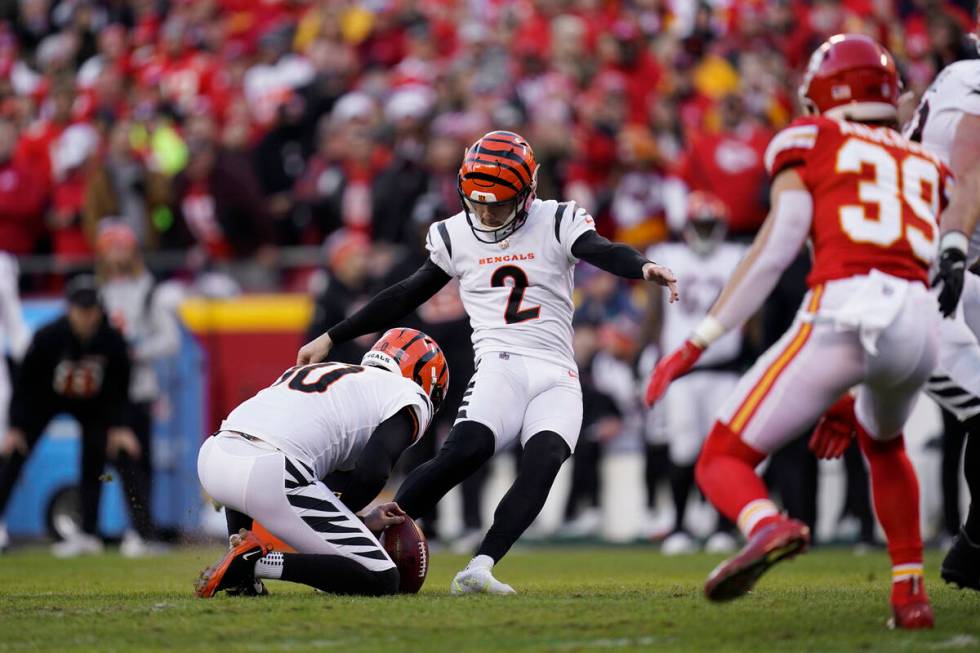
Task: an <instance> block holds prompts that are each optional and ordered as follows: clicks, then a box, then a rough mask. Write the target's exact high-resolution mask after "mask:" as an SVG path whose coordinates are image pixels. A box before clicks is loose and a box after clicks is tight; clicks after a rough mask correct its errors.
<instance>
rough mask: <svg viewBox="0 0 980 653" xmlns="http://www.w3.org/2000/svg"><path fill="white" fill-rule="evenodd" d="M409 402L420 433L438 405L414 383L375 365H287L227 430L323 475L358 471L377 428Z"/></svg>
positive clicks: (245, 404)
mask: <svg viewBox="0 0 980 653" xmlns="http://www.w3.org/2000/svg"><path fill="white" fill-rule="evenodd" d="M405 406H411V407H412V408H413V409H414V411H415V415H416V417H417V419H418V431H417V433H418V434H419V435H421V434H422V433H424V432H425V430H426V428H428V426H429V422H430V421H431V419H432V402H431V401H430V400H429V397H428V395H426V394H425V392H423V390H422V388H420V387H419V386H418V385H416V384H415V382H413V381H411V380H409V379H406V378H405V377H404V376H401V375H400V374H394V373H392V372H389V371H387V370H382V369H380V368H376V367H364V366H361V365H346V364H344V363H317V364H313V365H303V366H299V367H292V368H290V369H288V370H286V371H285V372H284V373H283V374H282V376H280V377H279V379H278V380H277V381H276V382H275V383H273V384H272V385H271V386H269V387H268V388H264V389H262V390H260V391H259V392H258V393H257V394H256V395H255V396H254V397H252V398H251V399H248V400H246V401H244V402H243V403H242V404H240V405H239V406H238V407H237V408H235V409H234V410H233V411H231V413H230V414H229V415H228V417H227V418H226V419H225V420H224V421H223V422H222V423H221V430H228V431H239V432H241V433H247V434H249V435H254V436H255V437H257V438H261V439H262V440H264V441H266V442H268V443H269V444H271V445H273V446H275V447H276V448H278V449H279V450H280V451H282V452H283V453H285V454H287V455H289V456H292V457H295V458H298V459H299V460H301V461H303V462H304V463H306V464H308V465H309V466H310V468H312V469H313V471H314V472H315V473H316V476H317V478H320V479H322V478H323V477H324V476H326V475H327V474H329V473H330V472H334V471H347V470H350V469H353V468H354V465H355V463H356V462H357V457H358V456H359V455H360V453H361V450H362V449H363V448H364V445H365V444H366V443H367V441H368V439H369V438H370V437H371V434H372V433H374V430H375V429H376V428H377V427H378V425H379V424H381V422H383V421H385V420H386V419H388V418H389V417H391V416H392V415H394V414H395V413H397V412H398V411H399V410H401V409H402V408H404V407H405Z"/></svg>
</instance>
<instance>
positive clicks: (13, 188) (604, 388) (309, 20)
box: [0, 0, 975, 537]
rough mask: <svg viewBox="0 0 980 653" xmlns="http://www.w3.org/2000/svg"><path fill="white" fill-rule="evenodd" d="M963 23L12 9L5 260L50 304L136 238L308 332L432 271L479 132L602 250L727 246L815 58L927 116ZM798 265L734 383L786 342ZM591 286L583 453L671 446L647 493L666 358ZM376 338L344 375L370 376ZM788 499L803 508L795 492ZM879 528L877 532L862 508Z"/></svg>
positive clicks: (522, 0)
mask: <svg viewBox="0 0 980 653" xmlns="http://www.w3.org/2000/svg"><path fill="white" fill-rule="evenodd" d="M972 4H973V3H972V2H970V0H706V1H703V2H696V1H694V0H632V1H630V0H534V1H532V0H514V1H506V0H367V1H363V2H353V1H350V0H169V1H167V0H11V1H10V2H4V3H2V4H0V250H3V251H7V252H9V253H11V254H14V255H16V256H17V257H19V259H20V260H21V267H22V270H27V271H30V272H31V274H29V275H25V276H24V278H23V279H22V284H21V285H22V290H24V291H26V292H28V293H44V292H53V291H55V290H58V289H59V288H60V286H61V284H62V283H63V282H64V278H63V274H62V272H64V271H66V270H72V269H75V268H77V267H78V266H86V265H91V264H92V262H93V260H94V258H93V257H94V256H95V255H96V253H97V250H99V251H98V255H99V256H100V258H101V259H105V258H106V257H110V256H111V249H100V248H101V247H109V248H113V247H116V246H117V244H118V243H117V244H116V245H114V244H113V243H115V242H116V240H114V238H113V234H116V235H118V234H119V233H121V232H120V231H119V228H120V225H122V226H123V227H125V231H124V233H125V238H124V239H125V240H126V242H125V247H126V251H129V252H134V254H133V255H134V256H135V255H137V254H135V253H137V252H140V251H142V252H143V253H144V254H145V257H146V258H145V260H146V262H147V264H148V266H149V267H150V268H151V270H152V271H153V272H154V273H155V274H156V275H157V276H158V277H161V278H173V279H175V280H177V281H180V282H183V283H184V284H185V285H193V284H195V283H197V284H198V286H197V289H198V290H199V291H202V292H206V293H212V294H220V295H223V294H232V293H235V292H238V291H246V292H247V291H299V292H312V293H313V294H315V295H316V296H317V308H316V315H315V318H314V322H313V324H312V325H311V327H310V333H311V334H318V333H319V332H321V331H322V330H323V329H324V328H325V327H327V326H329V325H331V324H333V323H334V322H336V321H337V320H339V319H341V318H342V317H344V316H345V315H346V314H348V313H349V312H351V310H352V309H354V308H356V307H357V306H359V305H360V304H361V303H362V302H363V301H364V300H365V299H366V298H367V297H368V296H369V295H370V293H372V292H373V291H375V290H377V289H378V288H379V287H380V286H381V285H382V284H385V283H387V282H388V281H390V280H392V279H397V278H401V277H403V276H404V274H405V273H406V272H407V271H411V270H412V269H414V267H415V266H416V265H417V264H418V263H419V262H420V261H421V260H422V259H423V258H424V256H425V250H424V247H423V246H422V235H423V234H424V233H425V230H426V228H427V227H428V225H429V224H431V222H432V221H434V220H437V219H442V218H444V217H448V216H450V215H452V214H453V213H455V212H457V211H458V210H459V209H460V205H459V198H458V195H457V191H456V171H457V168H458V166H459V163H460V161H461V159H462V155H463V151H464V148H465V147H466V145H467V144H469V143H470V142H472V141H473V140H475V139H476V138H477V137H479V136H480V135H481V134H483V133H484V132H486V131H488V130H490V129H508V130H512V131H516V132H519V133H521V134H522V135H523V136H525V137H526V138H527V139H528V140H529V142H530V143H531V144H532V146H533V147H534V150H535V155H536V158H537V160H538V161H539V162H540V163H541V169H540V172H539V175H538V196H539V197H542V198H545V199H549V198H558V197H560V198H562V199H572V200H575V201H577V202H578V203H579V204H581V205H582V206H584V207H585V208H587V209H588V210H589V211H590V212H591V213H592V214H593V215H594V216H595V218H596V222H597V225H598V228H599V231H600V232H602V233H604V234H605V235H607V236H609V237H610V238H615V239H618V240H621V241H624V242H627V243H629V244H632V245H634V246H636V247H637V248H639V249H641V250H646V249H647V248H648V247H650V246H653V245H655V244H657V243H660V242H662V241H666V240H672V239H673V240H680V234H681V232H682V231H683V227H684V225H685V223H686V222H687V220H688V216H689V213H690V211H689V206H688V198H689V196H690V195H691V193H692V192H693V191H701V192H704V193H710V194H712V195H713V197H712V198H710V201H711V202H713V203H714V205H716V206H718V205H720V208H718V210H717V211H716V213H717V214H718V216H717V217H720V218H723V220H724V222H725V224H726V229H727V238H728V239H730V240H734V241H740V242H746V241H748V240H749V239H751V237H752V236H753V235H754V233H755V231H756V230H757V229H758V227H759V226H760V225H761V223H762V221H763V220H764V218H765V215H766V211H767V208H768V207H767V178H766V173H765V169H764V164H763V152H764V150H765V147H766V145H767V143H768V141H769V139H770V138H771V136H772V135H773V134H774V133H775V131H777V130H778V129H779V128H781V127H782V126H784V125H785V124H786V123H787V122H789V121H790V120H791V119H792V118H793V116H794V115H796V113H797V104H796V97H795V96H796V87H797V85H798V83H799V81H800V78H801V75H802V72H803V71H802V69H803V67H804V66H805V64H806V60H807V57H808V56H809V54H810V52H811V51H812V50H813V49H814V48H815V47H816V46H817V45H819V44H820V43H821V42H822V41H823V40H825V39H826V38H827V37H828V36H830V35H832V34H835V33H838V32H845V31H846V32H862V33H866V34H868V35H870V36H872V37H874V38H876V39H878V40H880V41H881V42H882V43H884V44H885V45H886V46H887V47H888V48H889V49H890V50H891V51H892V52H893V53H894V54H895V56H896V59H897V61H898V63H899V65H900V68H901V72H902V76H903V79H904V81H905V84H906V89H907V90H909V91H912V99H911V100H910V101H909V102H908V107H909V110H911V108H912V107H914V102H915V99H916V98H917V96H918V94H920V93H921V92H922V91H923V90H924V89H925V87H926V86H927V85H928V84H929V83H930V82H931V81H932V79H933V77H934V76H935V74H936V73H937V72H938V71H939V70H940V69H942V67H944V66H945V65H947V64H949V63H951V62H952V61H955V60H957V59H960V58H965V57H967V56H970V53H971V52H974V53H975V51H974V50H973V49H972V48H973V46H972V45H971V44H970V43H969V41H968V40H967V39H966V38H965V34H966V33H967V32H969V31H970V30H971V29H972V21H973V18H972V15H971V11H972V8H973V7H972ZM107 233H108V235H106V234H107ZM130 235H131V236H132V239H131V238H130ZM133 239H134V240H133ZM131 241H132V242H131ZM304 247H305V248H306V249H305V250H304V249H303V248H304ZM291 251H313V252H316V254H315V255H314V258H313V260H310V259H309V258H303V257H299V258H296V257H292V258H291V257H290V256H289V252H291ZM41 257H48V258H41ZM32 261H33V262H37V261H40V262H41V263H34V264H32V265H28V263H30V262H32ZM38 266H40V268H39V267H38ZM45 266H46V267H45ZM805 266H806V261H805V260H803V259H801V262H800V264H799V265H798V266H795V267H794V268H793V269H792V270H791V271H790V276H789V277H788V280H787V281H786V283H785V284H784V286H785V288H784V289H783V287H782V286H781V289H782V290H779V291H777V296H778V297H779V299H777V300H776V301H775V302H771V303H770V304H771V306H772V311H771V313H772V314H767V315H765V316H762V317H761V318H760V320H759V321H758V324H754V325H753V326H752V327H751V328H750V329H749V330H748V333H747V343H748V344H747V346H746V349H745V351H746V352H748V358H745V356H743V357H742V358H741V359H740V360H742V361H743V362H744V361H745V360H751V356H752V355H753V352H758V351H761V350H760V349H759V348H760V347H765V346H766V345H767V344H768V343H769V342H772V341H773V340H774V339H775V338H776V337H778V336H779V334H780V333H781V330H782V329H784V328H785V327H786V325H788V323H789V316H791V314H792V312H793V311H794V310H795V308H796V305H797V302H798V298H799V297H801V296H802V279H803V277H804V275H805ZM39 271H40V273H38V272H39ZM215 279H219V280H220V281H217V282H215ZM207 280H210V282H207ZM578 286H579V290H578V294H579V300H580V308H579V311H578V315H577V321H576V323H577V332H576V340H577V342H576V346H577V352H578V354H579V355H580V366H581V367H582V368H583V370H585V371H586V373H585V374H583V385H584V386H585V390H586V393H587V394H588V393H590V392H592V393H593V395H592V399H591V400H589V401H588V402H587V405H588V406H590V410H591V411H592V412H591V413H587V415H586V424H585V427H584V428H585V429H586V431H587V432H588V434H587V435H586V436H585V437H584V438H583V442H584V443H585V444H584V445H581V446H582V447H583V448H584V450H586V451H590V450H593V449H595V447H591V445H589V444H588V443H589V442H592V443H606V442H609V441H611V440H614V439H617V438H618V439H619V440H620V441H623V437H622V436H623V433H633V434H634V436H635V437H634V436H630V437H631V438H633V440H632V441H635V446H637V447H644V446H646V447H648V448H652V450H654V452H653V454H651V456H650V460H651V465H650V475H651V478H652V479H655V478H656V477H657V475H658V474H661V472H663V474H666V473H667V472H665V471H664V470H665V469H666V466H665V465H666V463H663V461H664V459H665V456H666V454H665V452H664V446H665V445H664V443H663V442H657V441H656V438H655V437H654V438H651V437H650V432H651V431H656V430H657V429H656V427H655V426H650V424H649V422H651V419H648V416H645V415H644V414H643V413H642V412H641V411H640V408H639V402H638V397H637V395H636V393H635V387H634V385H635V384H636V383H638V381H637V379H640V378H643V376H644V374H645V370H646V369H649V366H651V365H652V364H653V362H655V360H656V357H657V355H658V349H657V346H656V344H657V343H656V342H655V339H656V338H655V336H656V334H657V333H659V331H658V329H659V328H660V327H659V326H657V325H656V323H657V318H656V315H655V313H656V311H654V310H653V308H652V306H651V302H650V301H649V297H648V296H647V295H646V294H645V293H642V292H640V291H639V290H638V289H636V288H632V287H629V286H628V285H626V284H624V283H620V282H619V281H617V280H614V279H613V278H611V277H608V276H607V275H601V274H599V275H593V274H590V273H588V272H586V271H584V270H583V274H582V275H580V278H579V284H578ZM780 293H781V294H780ZM414 319H417V320H418V323H419V324H420V325H423V326H425V328H426V330H427V331H429V332H430V333H431V335H432V336H433V337H435V338H436V340H437V341H439V342H440V343H441V344H442V346H443V348H444V349H445V350H446V352H447V355H449V357H450V364H451V367H452V369H453V376H454V378H455V379H462V380H464V382H462V383H456V384H455V387H454V390H456V391H457V392H461V391H462V389H463V387H464V386H465V379H466V378H467V377H468V376H469V373H470V371H471V370H472V360H471V350H469V342H468V335H469V332H468V324H467V320H466V318H465V314H464V313H463V309H462V306H461V304H460V303H459V299H458V296H457V295H456V294H455V292H454V291H453V289H452V287H451V286H450V287H449V288H448V289H447V290H446V291H444V292H442V293H440V294H439V295H437V297H436V298H435V299H434V300H433V301H431V302H429V303H428V304H427V305H426V306H424V307H423V309H422V310H421V311H420V313H419V315H417V316H416V318H414ZM366 342H370V338H368V340H365V341H363V342H360V343H356V342H355V343H349V344H348V345H345V347H343V348H341V347H338V348H337V350H336V355H337V356H339V357H340V358H342V359H346V360H357V359H359V356H360V352H361V351H362V350H363V347H364V344H365V343H366ZM651 343H653V344H651ZM592 371H596V374H595V375H593V374H592ZM457 401H458V397H457ZM448 403H450V404H452V403H453V402H452V398H450V401H449V402H448ZM452 413H453V411H452V406H450V409H449V410H447V411H444V414H443V418H445V419H444V420H443V421H447V420H448V422H447V423H451V421H452ZM652 421H655V420H652ZM445 426H446V425H445V424H444V425H443V427H445ZM433 446H434V445H433ZM596 446H598V445H596ZM590 447H591V448H590ZM430 451H431V449H430ZM593 453H595V452H594V451H593ZM802 454H803V455H805V454H806V451H805V446H804V447H803V450H802ZM420 455H421V456H422V457H423V458H424V457H425V454H424V453H421V454H420ZM587 455H588V454H583V455H581V456H579V458H585V457H586V456H587ZM596 455H597V454H596ZM855 455H856V454H855ZM658 456H659V457H658ZM857 461H858V467H860V459H859V458H857ZM662 463H663V464H662ZM801 464H802V463H801ZM806 465H808V466H812V475H813V476H814V477H815V475H816V471H815V470H816V463H815V461H814V462H812V463H811V462H807V463H806ZM809 468H810V467H808V468H807V469H809ZM658 470H659V471H658ZM862 472H863V469H858V470H857V471H855V474H858V475H859V474H860V473H862ZM810 473H811V472H807V473H803V474H794V475H792V478H789V479H786V482H787V483H790V484H797V485H799V484H801V483H807V481H806V480H805V479H806V478H808V475H809V474H810ZM575 478H576V483H577V485H576V487H575V489H574V490H573V497H572V500H571V501H570V502H569V508H568V511H567V513H568V516H569V518H572V517H575V516H576V515H577V514H578V513H579V512H580V506H579V504H581V505H582V506H585V507H588V506H590V505H594V504H595V503H596V502H597V498H596V496H595V494H596V492H597V491H598V490H597V487H598V485H597V481H596V479H595V475H594V473H592V472H590V471H589V468H588V466H586V467H583V468H582V469H581V470H579V469H577V470H576V476H575ZM814 483H815V481H814ZM469 487H470V490H468V492H469V494H467V495H466V496H465V497H464V503H466V504H467V505H468V509H467V514H468V516H467V524H466V525H467V527H469V528H471V529H478V528H479V526H480V524H479V517H478V516H476V515H477V513H478V506H479V478H476V480H474V481H471V482H470V485H469ZM464 489H465V488H464ZM787 492H788V494H789V496H790V499H789V500H787V501H786V502H787V503H791V502H792V500H793V499H792V497H795V496H797V495H798V494H799V492H803V490H788V491H787ZM474 493H475V494H474ZM464 494H465V492H464ZM784 494H786V492H784ZM685 496H686V495H685ZM474 497H475V498H474ZM849 500H850V499H849ZM861 500H862V499H861V497H858V499H856V501H857V502H858V503H859V504H860V503H861ZM813 501H815V499H812V497H811V499H806V500H805V501H804V502H805V503H806V505H805V506H803V507H802V508H800V511H803V512H807V511H809V512H810V513H812V512H813V511H815V506H813V505H812V504H813ZM862 505H863V507H861V506H859V507H858V508H856V509H855V510H857V511H861V510H864V511H865V513H866V514H865V513H862V515H861V517H862V519H863V520H865V521H866V522H867V524H872V522H871V521H870V520H871V517H870V511H869V509H868V508H867V489H866V488H865V489H864V496H863V504H862ZM473 506H477V508H474V507H473ZM798 512H799V511H798ZM810 518H811V520H812V514H810ZM950 519H952V520H953V521H952V528H953V529H955V527H956V524H958V517H956V516H955V515H954V516H953V517H951V518H950ZM680 527H681V528H682V527H683V524H681V526H680ZM870 528H871V526H866V529H870ZM863 535H867V537H871V535H868V534H867V533H863Z"/></svg>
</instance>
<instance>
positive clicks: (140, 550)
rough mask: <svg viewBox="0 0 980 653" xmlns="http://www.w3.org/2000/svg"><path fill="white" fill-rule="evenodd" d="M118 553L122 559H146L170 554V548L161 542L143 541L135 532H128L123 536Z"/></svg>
mask: <svg viewBox="0 0 980 653" xmlns="http://www.w3.org/2000/svg"><path fill="white" fill-rule="evenodd" d="M119 553H120V554H122V557H124V558H147V557H150V556H159V555H165V554H167V553H170V547H169V546H167V545H166V544H164V543H163V542H152V541H149V540H144V539H143V538H142V537H140V536H139V533H137V532H136V531H130V530H128V531H126V532H125V533H124V534H123V539H122V543H121V544H120V545H119Z"/></svg>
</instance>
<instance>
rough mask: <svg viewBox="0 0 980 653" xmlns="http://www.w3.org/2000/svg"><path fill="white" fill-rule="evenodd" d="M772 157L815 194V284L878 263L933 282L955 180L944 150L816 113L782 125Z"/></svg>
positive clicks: (774, 168)
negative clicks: (938, 152) (942, 222)
mask: <svg viewBox="0 0 980 653" xmlns="http://www.w3.org/2000/svg"><path fill="white" fill-rule="evenodd" d="M765 160H766V167H767V168H768V170H769V173H770V174H771V175H772V176H773V177H775V176H776V175H777V174H779V173H780V172H782V171H783V170H787V169H790V168H792V169H795V170H796V172H797V173H798V174H799V175H800V178H801V179H802V180H803V183H804V184H806V186H807V188H808V189H809V190H810V194H811V195H812V197H813V224H812V226H811V228H810V238H811V241H812V243H813V269H812V271H811V272H810V276H809V278H808V282H809V283H810V285H811V286H812V285H815V284H818V283H823V282H825V281H831V280H833V279H842V278H846V277H850V276H855V275H861V274H867V273H868V272H870V271H871V270H872V269H877V270H880V271H882V272H885V273H887V274H891V275H894V276H897V277H901V278H903V279H911V280H918V281H923V282H927V280H928V269H929V264H930V263H931V262H932V259H933V258H934V256H935V253H936V246H937V239H938V235H939V228H938V226H937V225H938V221H939V214H940V212H941V211H942V209H943V208H944V207H945V206H946V203H947V194H948V192H949V190H950V188H951V185H952V181H951V175H950V173H949V171H948V170H947V168H946V167H945V166H944V165H943V163H942V162H941V161H940V160H939V159H938V157H936V156H934V155H933V154H931V153H929V152H927V151H926V150H924V149H923V148H922V147H921V146H919V145H918V144H916V143H912V142H910V141H908V140H906V139H905V138H903V137H902V136H901V135H900V134H899V133H898V132H897V131H895V130H893V129H890V128H887V127H871V126H868V125H863V124H860V123H854V122H848V121H845V120H834V119H830V118H826V117H823V116H815V117H807V118H800V119H798V120H796V121H794V122H793V123H792V124H791V125H790V126H789V127H787V128H786V129H784V130H783V131H781V132H779V133H778V134H777V135H776V136H775V137H774V138H773V139H772V141H771V142H770V143H769V147H768V149H767V150H766V159H765Z"/></svg>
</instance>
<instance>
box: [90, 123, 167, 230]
mask: <svg viewBox="0 0 980 653" xmlns="http://www.w3.org/2000/svg"><path fill="white" fill-rule="evenodd" d="M133 129H134V127H133V124H132V122H130V121H129V120H120V121H118V122H116V123H115V124H113V125H112V126H111V127H110V130H109V137H108V143H107V146H106V151H105V154H103V155H102V156H101V157H100V159H99V162H98V164H97V165H93V166H90V167H89V169H88V174H87V178H86V182H85V197H84V206H83V220H84V223H85V225H86V231H88V232H90V233H93V234H95V233H96V232H97V231H98V228H99V227H98V225H99V222H100V221H101V220H102V219H103V218H107V217H118V218H119V219H120V220H121V221H122V222H124V223H125V224H126V226H127V227H128V228H129V229H130V231H131V232H132V233H133V235H134V236H135V237H136V239H137V242H139V243H141V244H142V245H143V246H145V247H151V248H152V247H153V246H155V245H156V241H157V232H156V228H155V227H154V225H153V223H152V218H153V213H154V211H159V210H164V211H165V210H166V208H165V207H166V206H167V203H168V201H169V196H168V195H169V185H168V181H167V179H166V178H165V177H164V176H163V175H161V174H159V173H157V172H154V171H153V170H150V169H149V168H148V167H147V166H146V165H145V164H144V163H143V161H142V160H141V159H140V158H139V157H138V156H137V155H136V152H134V150H133V147H132V144H131V142H130V138H131V135H132V133H133Z"/></svg>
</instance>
